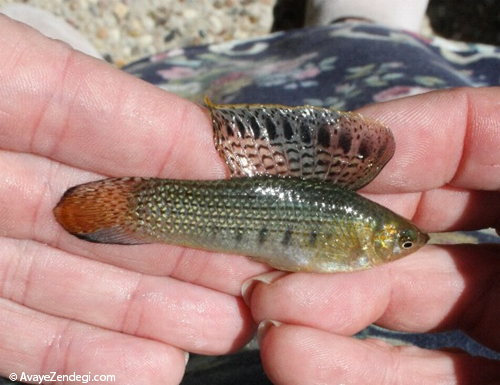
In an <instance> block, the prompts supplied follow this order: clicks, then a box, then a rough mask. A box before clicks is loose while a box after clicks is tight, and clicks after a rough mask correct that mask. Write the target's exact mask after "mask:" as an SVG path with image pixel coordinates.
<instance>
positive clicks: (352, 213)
mask: <svg viewBox="0 0 500 385" xmlns="http://www.w3.org/2000/svg"><path fill="white" fill-rule="evenodd" d="M205 103H206V105H207V107H208V108H209V110H210V112H211V117H212V123H213V130H214V145H215V148H216V149H217V151H218V153H219V155H220V156H221V158H222V159H223V160H224V161H225V163H226V164H227V166H228V168H229V170H230V172H231V178H230V179H223V180H175V179H161V178H144V177H122V178H106V179H102V180H98V181H94V182H89V183H85V184H81V185H77V186H74V187H71V188H70V189H68V190H67V191H66V192H65V193H64V194H63V196H62V198H61V199H60V201H59V203H58V204H57V205H56V207H55V208H54V210H53V212H54V216H55V218H56V220H57V222H58V223H59V224H60V225H61V226H62V227H63V228H64V229H65V230H66V231H67V232H69V233H70V234H72V235H74V236H76V237H78V238H80V239H83V240H86V241H90V242H97V243H108V244H118V245H140V244H148V243H166V244H172V245H180V246H185V247H191V248H198V249H203V250H209V251H214V252H222V253H231V254H242V255H246V256H248V257H250V258H251V259H253V260H255V261H258V262H262V263H266V264H268V265H269V266H271V267H273V268H275V269H279V270H283V271H289V272H309V273H336V272H352V271H358V270H363V269H367V268H371V267H375V266H379V265H382V264H384V263H387V262H390V261H394V260H397V259H399V258H402V257H404V256H407V255H409V254H411V253H413V252H415V251H416V250H418V249H420V248H421V247H422V246H424V245H425V244H426V243H427V241H428V240H429V237H428V235H427V234H426V233H425V232H423V231H421V230H420V229H419V228H418V227H417V226H416V225H415V224H414V223H412V222H411V221H410V220H408V219H405V218H403V217H402V216H400V215H398V214H396V213H394V212H393V211H391V210H389V209H388V208H385V207H383V206H381V205H379V204H377V203H375V202H373V201H371V200H369V199H367V198H365V197H363V196H361V195H360V194H358V193H357V192H356V190H357V189H359V188H361V187H363V186H365V185H367V184H368V183H370V182H371V181H372V180H373V179H374V178H375V177H376V175H377V174H378V173H379V172H380V171H381V170H382V169H383V167H384V166H385V164H387V162H388V161H389V160H390V159H391V158H392V156H393V154H394V150H395V143H394V138H393V136H392V132H391V131H390V129H389V128H387V127H386V126H384V125H383V124H382V123H380V122H377V121H375V120H370V119H367V118H365V117H363V116H361V115H359V114H355V113H351V112H339V111H337V110H335V109H332V108H320V107H312V106H299V107H287V106H281V105H259V104H233V105H224V104H213V103H212V102H211V101H210V100H209V99H206V100H205Z"/></svg>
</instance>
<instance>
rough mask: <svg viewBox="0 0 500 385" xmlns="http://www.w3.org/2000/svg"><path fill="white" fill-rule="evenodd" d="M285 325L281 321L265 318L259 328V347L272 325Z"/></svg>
mask: <svg viewBox="0 0 500 385" xmlns="http://www.w3.org/2000/svg"><path fill="white" fill-rule="evenodd" d="M281 325H283V324H282V323H281V322H279V321H273V320H264V321H262V322H261V323H260V324H259V327H258V328H257V343H258V344H259V347H260V346H261V344H262V340H263V339H264V337H265V336H266V333H267V331H268V330H269V329H271V327H273V326H276V327H279V326H281Z"/></svg>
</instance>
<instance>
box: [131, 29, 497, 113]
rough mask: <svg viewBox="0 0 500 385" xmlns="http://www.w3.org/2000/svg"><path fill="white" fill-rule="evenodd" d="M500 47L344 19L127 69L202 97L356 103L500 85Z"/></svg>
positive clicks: (177, 52)
mask: <svg viewBox="0 0 500 385" xmlns="http://www.w3.org/2000/svg"><path fill="white" fill-rule="evenodd" d="M498 68H500V50H499V49H498V48H496V47H491V46H486V45H480V44H463V43H456V42H451V41H447V40H444V39H439V38H436V39H432V40H429V39H425V38H422V37H421V36H418V35H415V34H411V33H408V32H404V31H399V30H391V29H387V28H383V27H380V26H375V25H371V24H359V23H342V24H334V25H331V26H327V27H315V28H309V29H301V30H295V31H291V32H281V33H275V34H272V35H269V36H268V37H265V38H259V39H253V40H245V41H234V42H228V43H225V44H217V45H211V46H210V45H209V46H194V47H187V48H180V49H174V50H171V51H167V52H165V53H162V54H159V55H156V56H153V57H150V58H146V59H143V60H141V61H138V62H136V63H134V64H131V65H129V66H128V67H126V68H125V70H126V71H127V72H129V73H131V74H134V75H136V76H138V77H140V78H142V79H144V80H146V81H148V82H150V83H153V84H156V85H158V86H159V87H161V88H163V89H165V90H168V91H171V92H173V93H175V94H178V95H181V96H183V97H185V98H188V99H190V100H193V101H196V102H199V103H202V101H203V97H204V96H205V95H208V96H209V97H210V98H211V99H212V100H213V101H214V102H215V103H274V104H284V105H302V104H310V105H317V106H325V107H330V106H333V107H335V108H337V109H340V110H352V109H355V108H357V107H360V106H362V105H365V104H369V103H373V102H380V101H385V100H390V99H395V98H399V97H403V96H408V95H414V94H419V93H423V92H427V91H430V90H435V89H442V88H450V87H457V86H484V85H490V86H491V85H498V84H499V82H500V73H499V71H498Z"/></svg>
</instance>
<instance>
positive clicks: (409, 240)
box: [399, 230, 417, 250]
mask: <svg viewBox="0 0 500 385" xmlns="http://www.w3.org/2000/svg"><path fill="white" fill-rule="evenodd" d="M416 239H417V233H416V231H414V230H403V231H401V233H400V234H399V244H400V246H401V247H402V248H403V249H405V250H408V249H411V248H412V247H413V245H414V243H415V240H416Z"/></svg>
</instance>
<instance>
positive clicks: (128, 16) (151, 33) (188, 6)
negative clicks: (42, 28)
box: [0, 0, 276, 66]
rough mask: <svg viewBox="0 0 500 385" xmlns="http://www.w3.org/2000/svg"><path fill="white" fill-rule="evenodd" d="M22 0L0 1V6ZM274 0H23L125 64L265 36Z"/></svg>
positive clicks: (111, 59)
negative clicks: (179, 50) (171, 51)
mask: <svg viewBox="0 0 500 385" xmlns="http://www.w3.org/2000/svg"><path fill="white" fill-rule="evenodd" d="M18 1H19V0H17V1H16V0H0V6H3V5H6V4H11V3H15V2H18ZM275 2H276V0H183V1H179V0H107V1H101V0H52V1H47V0H23V3H26V4H30V5H33V6H37V7H40V8H43V9H45V10H47V11H49V12H51V13H53V14H54V15H56V16H60V17H62V18H63V19H65V20H66V21H68V22H69V23H70V24H71V25H73V26H74V27H76V28H77V29H79V30H80V32H82V33H83V34H84V35H85V36H86V37H87V38H88V39H89V40H90V42H91V43H92V44H93V45H94V46H95V47H96V49H97V50H99V51H100V53H101V55H102V56H104V57H106V59H107V60H109V61H111V62H112V63H114V64H115V65H117V66H122V65H125V64H127V63H130V62H132V61H134V60H137V59H140V58H142V57H144V56H149V55H151V54H155V53H159V52H162V51H165V50H167V49H172V48H180V47H184V46H186V45H191V44H210V43H218V42H224V41H228V40H231V39H233V38H234V37H237V38H239V39H245V38H252V37H258V36H263V35H266V34H268V33H269V32H270V30H271V27H272V23H273V7H274V5H275Z"/></svg>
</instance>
